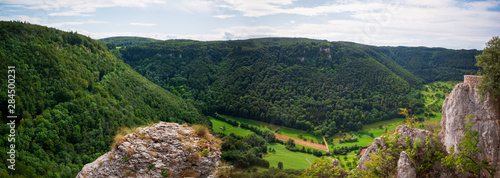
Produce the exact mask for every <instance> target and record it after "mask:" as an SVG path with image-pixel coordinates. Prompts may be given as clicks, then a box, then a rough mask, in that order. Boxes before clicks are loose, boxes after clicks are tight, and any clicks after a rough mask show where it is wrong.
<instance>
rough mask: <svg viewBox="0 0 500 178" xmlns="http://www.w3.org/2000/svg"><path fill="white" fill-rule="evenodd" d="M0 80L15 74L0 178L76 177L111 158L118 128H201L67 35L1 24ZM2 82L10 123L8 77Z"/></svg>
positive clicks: (1, 98)
mask: <svg viewBox="0 0 500 178" xmlns="http://www.w3.org/2000/svg"><path fill="white" fill-rule="evenodd" d="M0 59H1V64H2V65H1V68H0V73H3V74H7V69H8V68H7V66H15V74H16V76H15V78H16V88H15V90H16V93H15V95H16V96H15V97H14V99H15V103H16V113H15V114H14V115H18V116H19V118H18V119H17V121H16V124H17V127H16V137H15V138H16V140H15V145H16V147H15V150H16V156H17V157H16V163H15V164H16V166H15V171H10V169H7V165H10V163H9V162H8V161H7V157H8V156H9V155H8V154H5V153H6V152H7V151H8V150H7V149H8V147H9V145H10V144H11V142H8V141H7V139H6V138H7V135H8V134H9V131H10V130H9V126H8V125H5V124H2V126H1V130H0V134H1V135H2V138H5V139H1V141H0V145H1V146H0V149H1V151H2V152H3V153H4V154H1V156H0V158H1V161H0V164H1V165H0V177H5V176H7V173H9V174H11V175H16V174H17V175H23V176H25V177H36V176H43V177H59V176H62V177H74V176H75V175H76V174H77V173H78V172H79V171H80V170H81V168H82V167H83V165H84V164H85V163H88V162H91V161H93V160H94V159H96V158H97V157H99V156H100V155H101V154H103V153H105V152H107V151H109V149H110V145H111V144H112V141H113V136H114V135H115V133H116V132H117V131H118V130H119V128H120V127H122V126H126V127H133V126H137V125H141V124H146V123H149V122H152V121H160V120H161V121H170V122H180V123H181V122H190V123H206V124H209V123H210V122H209V121H208V119H206V118H205V117H203V116H202V115H200V114H199V112H198V111H197V110H196V109H195V108H194V107H193V106H192V105H191V104H188V103H186V102H185V101H184V100H183V99H182V98H180V97H177V96H175V95H173V94H171V93H169V92H168V91H166V90H164V89H163V88H161V87H159V86H157V85H156V84H154V83H152V82H150V81H148V80H147V79H145V78H144V77H142V76H141V75H140V74H138V73H136V72H135V71H134V70H132V69H131V68H130V66H129V65H127V64H125V63H123V62H122V61H121V60H118V59H116V58H115V57H114V56H113V55H111V54H110V53H109V52H108V51H107V50H106V49H105V47H103V46H102V45H101V44H100V43H98V42H97V41H95V40H92V39H90V38H88V37H85V36H82V35H78V34H75V33H71V32H69V33H68V32H62V31H59V30H56V29H52V28H47V27H42V26H37V25H30V24H23V23H18V22H0ZM2 76H3V77H2V78H0V83H1V84H2V86H1V91H3V92H0V109H1V115H2V122H3V123H8V120H7V117H6V116H7V115H11V114H9V113H7V110H6V109H7V105H8V99H9V96H8V95H7V76H6V75H2Z"/></svg>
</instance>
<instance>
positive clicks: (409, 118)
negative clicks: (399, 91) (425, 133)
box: [386, 108, 417, 132]
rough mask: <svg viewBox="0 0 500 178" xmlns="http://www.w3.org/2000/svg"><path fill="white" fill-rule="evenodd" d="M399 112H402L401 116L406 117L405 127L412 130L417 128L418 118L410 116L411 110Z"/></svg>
mask: <svg viewBox="0 0 500 178" xmlns="http://www.w3.org/2000/svg"><path fill="white" fill-rule="evenodd" d="M399 110H400V112H399V114H402V115H404V116H405V118H406V122H405V125H407V126H409V127H411V128H415V127H416V126H417V118H415V116H410V114H409V113H408V112H409V110H408V109H406V108H399ZM386 132H387V129H386Z"/></svg>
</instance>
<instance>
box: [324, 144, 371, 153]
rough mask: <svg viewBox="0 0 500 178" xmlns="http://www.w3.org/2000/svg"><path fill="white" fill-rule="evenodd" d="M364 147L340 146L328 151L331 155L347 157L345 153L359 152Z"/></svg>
mask: <svg viewBox="0 0 500 178" xmlns="http://www.w3.org/2000/svg"><path fill="white" fill-rule="evenodd" d="M363 148H366V147H362V146H358V145H353V146H342V147H335V148H332V149H331V150H330V152H331V154H332V155H347V153H349V152H351V151H354V150H361V149H363Z"/></svg>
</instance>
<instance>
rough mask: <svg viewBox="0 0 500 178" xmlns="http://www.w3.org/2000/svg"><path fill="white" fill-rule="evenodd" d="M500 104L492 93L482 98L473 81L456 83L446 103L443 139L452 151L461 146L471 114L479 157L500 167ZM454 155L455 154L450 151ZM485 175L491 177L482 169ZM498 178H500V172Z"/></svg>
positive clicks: (444, 107)
mask: <svg viewBox="0 0 500 178" xmlns="http://www.w3.org/2000/svg"><path fill="white" fill-rule="evenodd" d="M499 112H500V105H499V102H498V101H495V100H494V99H493V98H491V97H490V96H486V97H485V98H484V100H483V101H481V100H480V96H479V94H478V89H477V88H476V87H475V85H474V84H473V83H470V82H466V83H461V84H458V85H456V86H455V88H454V89H453V91H452V92H451V93H450V95H449V96H448V97H447V98H446V99H445V101H444V103H443V118H442V120H441V127H442V130H441V132H440V133H439V137H440V139H441V142H442V143H443V144H444V146H445V147H446V150H449V148H451V147H455V148H456V146H457V144H459V143H460V142H461V140H462V138H463V137H464V134H465V129H464V128H465V125H466V124H467V119H466V118H467V117H468V116H470V115H472V120H471V123H472V124H473V127H472V130H474V131H478V132H479V144H478V148H479V150H481V151H482V153H477V154H478V155H477V156H478V158H479V160H483V159H488V160H489V161H490V164H491V165H492V166H493V167H494V168H496V169H497V170H500V129H499V126H500V114H499ZM450 154H451V153H450ZM482 174H483V176H488V175H487V174H486V173H485V172H482ZM495 177H500V171H497V173H496V175H495Z"/></svg>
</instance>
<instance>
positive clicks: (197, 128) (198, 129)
mask: <svg viewBox="0 0 500 178" xmlns="http://www.w3.org/2000/svg"><path fill="white" fill-rule="evenodd" d="M193 129H194V133H195V135H196V136H198V137H201V138H207V137H208V134H209V133H210V132H208V127H207V126H205V125H198V124H196V125H194V126H193Z"/></svg>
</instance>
